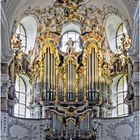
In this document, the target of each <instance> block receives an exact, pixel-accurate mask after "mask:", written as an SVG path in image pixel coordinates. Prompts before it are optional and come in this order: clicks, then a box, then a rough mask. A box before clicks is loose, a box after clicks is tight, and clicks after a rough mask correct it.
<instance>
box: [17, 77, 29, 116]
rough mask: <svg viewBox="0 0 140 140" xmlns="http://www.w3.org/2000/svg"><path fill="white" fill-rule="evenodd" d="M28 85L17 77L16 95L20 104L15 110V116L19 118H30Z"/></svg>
mask: <svg viewBox="0 0 140 140" xmlns="http://www.w3.org/2000/svg"><path fill="white" fill-rule="evenodd" d="M26 90H27V89H26V85H25V82H24V80H23V79H22V78H21V77H20V76H17V77H16V81H15V93H16V97H17V98H18V103H17V104H16V105H15V108H14V115H15V116H18V117H30V110H29V109H28V108H27V107H28V106H29V102H30V98H29V97H28V96H29V94H27V95H26V92H27V91H26Z"/></svg>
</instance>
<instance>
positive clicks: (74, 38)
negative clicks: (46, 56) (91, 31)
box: [60, 31, 81, 52]
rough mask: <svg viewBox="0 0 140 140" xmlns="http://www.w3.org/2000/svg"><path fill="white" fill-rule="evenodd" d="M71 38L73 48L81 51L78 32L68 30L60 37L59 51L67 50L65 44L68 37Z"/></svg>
mask: <svg viewBox="0 0 140 140" xmlns="http://www.w3.org/2000/svg"><path fill="white" fill-rule="evenodd" d="M70 38H71V39H72V41H74V50H75V52H80V51H81V48H80V47H81V40H80V34H79V33H78V32H76V31H69V32H66V33H64V34H63V36H62V39H61V44H60V45H61V51H63V52H66V51H67V45H66V43H67V42H68V41H69V39H70Z"/></svg>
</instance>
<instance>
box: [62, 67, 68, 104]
mask: <svg viewBox="0 0 140 140" xmlns="http://www.w3.org/2000/svg"><path fill="white" fill-rule="evenodd" d="M63 80H64V84H63V88H64V89H63V90H64V102H66V101H67V96H66V93H67V89H66V69H65V70H64V78H63Z"/></svg>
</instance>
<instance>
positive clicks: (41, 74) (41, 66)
mask: <svg viewBox="0 0 140 140" xmlns="http://www.w3.org/2000/svg"><path fill="white" fill-rule="evenodd" d="M43 77H44V67H43V59H42V60H41V61H40V101H43Z"/></svg>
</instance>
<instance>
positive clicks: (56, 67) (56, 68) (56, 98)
mask: <svg viewBox="0 0 140 140" xmlns="http://www.w3.org/2000/svg"><path fill="white" fill-rule="evenodd" d="M55 77H56V78H55V83H56V90H55V92H56V97H55V100H56V101H58V64H57V63H56V64H55Z"/></svg>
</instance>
